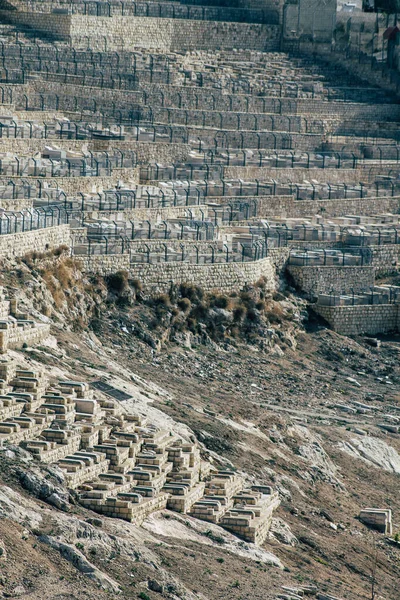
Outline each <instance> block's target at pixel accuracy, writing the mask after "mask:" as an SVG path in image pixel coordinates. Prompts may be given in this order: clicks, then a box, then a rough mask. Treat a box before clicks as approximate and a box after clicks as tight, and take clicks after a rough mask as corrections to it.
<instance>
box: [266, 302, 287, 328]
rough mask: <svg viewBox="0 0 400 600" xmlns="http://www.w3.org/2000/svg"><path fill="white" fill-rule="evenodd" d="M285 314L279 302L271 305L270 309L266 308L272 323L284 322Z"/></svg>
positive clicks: (267, 315)
mask: <svg viewBox="0 0 400 600" xmlns="http://www.w3.org/2000/svg"><path fill="white" fill-rule="evenodd" d="M283 316H284V311H283V309H282V307H281V306H280V305H279V304H277V303H274V304H273V305H272V306H270V307H269V309H268V310H266V317H267V319H268V321H269V322H270V323H282V320H283Z"/></svg>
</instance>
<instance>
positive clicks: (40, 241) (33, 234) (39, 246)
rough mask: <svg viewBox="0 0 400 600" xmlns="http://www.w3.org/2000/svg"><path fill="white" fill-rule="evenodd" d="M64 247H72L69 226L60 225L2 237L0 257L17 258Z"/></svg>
mask: <svg viewBox="0 0 400 600" xmlns="http://www.w3.org/2000/svg"><path fill="white" fill-rule="evenodd" d="M64 245H65V246H70V245H71V232H70V228H69V225H58V226H56V227H47V228H46V229H37V230H36V231H25V232H24V233H10V234H8V235H1V236H0V257H1V258H14V257H15V256H24V255H25V254H27V253H28V252H45V251H46V250H51V249H53V248H58V247H59V246H64Z"/></svg>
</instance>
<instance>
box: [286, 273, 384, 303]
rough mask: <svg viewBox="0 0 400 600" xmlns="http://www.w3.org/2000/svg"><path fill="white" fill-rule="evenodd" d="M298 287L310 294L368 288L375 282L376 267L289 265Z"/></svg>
mask: <svg viewBox="0 0 400 600" xmlns="http://www.w3.org/2000/svg"><path fill="white" fill-rule="evenodd" d="M287 270H288V272H289V273H290V275H291V276H292V277H293V279H294V282H295V284H296V286H297V287H299V288H300V289H301V290H302V291H303V292H306V293H307V294H310V296H317V295H318V294H323V293H329V292H331V291H332V290H333V291H334V292H335V293H340V292H345V293H346V292H350V291H351V289H352V288H353V289H354V291H355V292H361V291H363V290H368V289H369V287H370V286H372V285H374V282H375V269H374V267H347V266H343V267H331V266H309V267H295V266H288V267H287Z"/></svg>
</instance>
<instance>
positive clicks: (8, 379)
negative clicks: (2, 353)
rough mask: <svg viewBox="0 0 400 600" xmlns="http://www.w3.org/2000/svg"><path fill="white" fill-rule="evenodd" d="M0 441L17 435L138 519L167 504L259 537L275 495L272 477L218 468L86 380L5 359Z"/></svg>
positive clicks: (91, 496) (97, 500)
mask: <svg viewBox="0 0 400 600" xmlns="http://www.w3.org/2000/svg"><path fill="white" fill-rule="evenodd" d="M0 384H1V394H0V419H1V421H0V444H1V445H3V446H4V445H7V444H13V445H20V446H21V447H22V448H24V449H25V450H27V451H28V452H30V453H31V454H32V455H33V457H34V458H35V459H36V460H38V461H41V462H44V463H53V464H55V465H57V466H58V468H59V469H60V470H61V471H62V473H63V475H64V478H65V482H66V485H67V486H68V487H69V488H70V489H74V490H75V491H76V492H77V494H78V497H79V501H80V503H81V504H82V505H83V506H85V507H86V508H88V509H90V510H93V511H95V512H98V513H100V514H102V515H105V516H109V517H116V518H120V519H125V520H127V521H131V522H134V523H136V524H138V525H140V524H141V523H142V521H143V520H144V519H145V518H146V517H147V516H148V515H150V514H151V513H152V512H154V511H157V510H161V509H165V508H167V509H170V510H173V511H176V512H179V513H183V514H189V515H191V516H193V517H195V518H198V519H201V520H203V521H207V522H210V523H214V524H218V525H221V526H222V527H223V528H225V529H227V530H228V531H230V532H232V533H234V534H235V535H237V536H239V537H240V538H242V539H244V540H246V541H248V542H253V543H255V544H262V542H263V541H264V540H265V538H266V536H267V534H268V531H269V527H270V524H271V520H272V514H273V511H274V510H275V508H277V506H278V505H279V498H278V493H277V492H276V491H274V490H273V489H272V488H271V487H270V486H266V485H250V486H249V485H247V484H246V482H245V480H244V478H243V477H242V476H240V475H238V474H236V473H235V472H233V471H228V470H217V469H216V468H215V467H213V466H212V464H211V463H210V462H209V461H208V460H206V459H203V458H202V457H201V453H200V448H199V447H198V446H197V444H196V443H192V442H187V441H185V440H183V439H182V438H180V437H179V436H177V435H175V434H174V433H173V432H172V431H171V430H169V429H163V428H159V427H157V426H155V425H153V424H151V423H148V422H147V419H146V418H144V417H142V416H139V415H134V414H128V413H127V412H126V411H125V410H124V408H123V406H122V405H121V404H120V403H119V402H117V401H116V400H114V399H110V398H108V397H106V396H104V395H102V394H101V393H100V392H97V391H96V392H94V391H93V390H92V389H90V387H89V385H88V384H87V383H83V382H77V381H57V382H55V383H52V384H50V382H49V380H48V378H47V377H46V376H45V375H44V374H43V373H42V372H38V371H29V370H25V369H23V368H20V367H18V366H17V365H16V364H15V362H14V361H12V360H9V359H7V358H6V357H5V358H3V360H1V362H0Z"/></svg>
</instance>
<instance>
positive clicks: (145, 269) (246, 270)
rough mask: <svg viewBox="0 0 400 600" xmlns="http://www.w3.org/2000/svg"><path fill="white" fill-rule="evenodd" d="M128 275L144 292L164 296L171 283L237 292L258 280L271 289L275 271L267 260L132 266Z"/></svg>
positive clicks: (272, 288) (208, 290) (208, 289)
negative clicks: (140, 284) (141, 286)
mask: <svg viewBox="0 0 400 600" xmlns="http://www.w3.org/2000/svg"><path fill="white" fill-rule="evenodd" d="M129 272H130V276H131V277H132V278H134V279H138V280H139V281H141V282H142V284H143V286H144V290H145V292H147V293H152V294H162V293H166V292H167V291H168V290H169V288H170V286H171V284H172V283H174V284H177V285H179V284H180V283H188V284H193V285H198V286H200V287H201V288H203V290H204V291H205V292H211V291H213V290H216V291H218V292H221V293H227V294H228V293H230V292H234V291H240V290H241V289H242V288H243V287H244V286H245V284H253V283H255V282H256V281H258V280H259V279H260V278H261V277H265V278H266V280H267V289H269V290H270V291H273V290H274V289H275V269H274V265H273V264H272V261H271V259H270V258H264V259H261V260H258V261H256V262H245V263H220V264H209V265H193V264H189V263H163V264H155V265H152V264H147V263H143V264H135V265H131V268H130V271H129Z"/></svg>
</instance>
